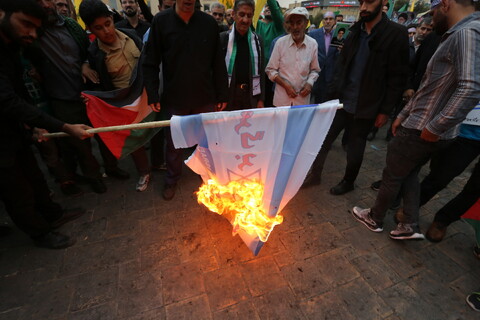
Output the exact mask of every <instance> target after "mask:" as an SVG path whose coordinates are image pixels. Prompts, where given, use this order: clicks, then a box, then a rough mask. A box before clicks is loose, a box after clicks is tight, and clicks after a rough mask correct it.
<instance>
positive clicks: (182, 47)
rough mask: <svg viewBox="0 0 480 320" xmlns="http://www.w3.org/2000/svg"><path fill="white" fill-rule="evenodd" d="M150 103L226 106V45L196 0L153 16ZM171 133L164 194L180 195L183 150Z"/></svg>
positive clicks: (173, 108) (177, 109)
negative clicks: (160, 75)
mask: <svg viewBox="0 0 480 320" xmlns="http://www.w3.org/2000/svg"><path fill="white" fill-rule="evenodd" d="M160 63H162V66H163V69H162V70H163V88H164V89H163V93H162V97H161V99H160V94H159V90H158V89H159V85H160V83H159V77H158V74H159V65H160ZM143 73H144V78H145V87H146V89H147V94H148V103H149V104H150V106H151V107H152V109H153V110H154V111H157V112H158V111H160V102H161V104H162V107H163V108H165V109H166V111H167V113H169V114H170V115H189V114H197V113H202V112H212V111H215V110H223V109H225V107H226V105H227V98H228V96H227V94H228V88H227V85H228V81H227V70H226V68H225V60H224V58H223V56H222V50H221V46H220V39H219V32H218V24H217V22H216V21H215V19H213V17H211V16H210V15H208V14H206V13H204V12H201V11H198V10H195V0H178V1H177V2H176V4H175V5H174V7H173V8H171V9H167V10H165V11H162V12H160V13H158V14H157V15H156V16H155V18H154V19H153V22H152V28H151V29H150V35H149V38H148V42H147V44H146V48H145V62H144V64H143ZM165 134H166V139H167V175H166V177H165V179H166V181H165V188H164V190H163V198H164V199H165V200H171V199H173V197H174V196H175V190H176V184H177V181H178V180H179V179H180V176H181V172H182V164H183V150H177V149H175V147H174V145H173V141H172V138H171V134H170V130H166V131H165Z"/></svg>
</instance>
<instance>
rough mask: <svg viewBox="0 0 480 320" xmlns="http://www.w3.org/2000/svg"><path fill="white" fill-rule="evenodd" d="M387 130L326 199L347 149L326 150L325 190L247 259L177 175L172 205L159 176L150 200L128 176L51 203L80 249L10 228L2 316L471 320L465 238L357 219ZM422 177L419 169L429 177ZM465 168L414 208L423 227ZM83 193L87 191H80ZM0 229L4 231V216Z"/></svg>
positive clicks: (465, 230)
mask: <svg viewBox="0 0 480 320" xmlns="http://www.w3.org/2000/svg"><path fill="white" fill-rule="evenodd" d="M383 137H384V131H381V132H380V133H379V135H378V138H377V139H376V140H374V141H372V142H369V143H368V145H367V149H366V154H365V161H364V165H363V167H362V170H361V173H360V176H359V178H358V180H357V182H356V188H355V190H354V191H353V192H351V193H348V194H346V195H344V196H332V195H330V194H329V193H328V190H329V188H330V187H331V186H333V185H335V184H336V183H337V182H338V181H339V180H340V178H341V177H342V174H343V170H344V168H345V153H344V151H343V150H342V148H341V147H340V144H339V143H338V142H337V144H335V145H334V148H333V149H332V151H331V153H330V155H329V157H328V159H327V165H326V168H325V172H324V175H323V181H322V184H321V185H320V186H318V187H313V188H310V189H307V190H301V191H299V192H298V194H297V195H296V196H295V198H294V199H293V200H292V201H291V202H290V203H289V204H288V206H287V207H286V208H285V210H284V211H283V215H284V217H285V219H284V223H283V224H281V225H279V226H277V227H276V228H275V230H274V231H273V233H272V234H271V236H270V238H269V240H268V242H267V243H266V245H265V246H264V248H263V249H262V251H261V252H260V254H259V255H258V256H257V257H254V256H253V255H252V254H251V253H250V251H249V250H248V249H247V247H246V246H245V245H244V244H243V242H242V241H241V240H240V238H239V237H238V236H235V237H232V233H231V226H230V224H229V222H228V221H227V220H226V219H224V218H223V217H221V216H218V215H216V214H214V213H211V212H208V211H207V210H206V209H205V208H204V207H202V206H200V205H198V204H197V202H196V199H195V196H194V191H195V190H196V189H197V188H198V186H199V184H200V180H199V179H198V178H197V177H196V176H195V174H193V173H192V172H190V171H189V169H187V168H186V169H185V171H184V175H183V177H182V180H181V182H180V185H179V190H178V193H177V195H176V197H175V198H174V200H172V201H169V202H166V201H164V200H163V199H162V197H161V190H162V181H163V173H157V172H155V173H154V181H153V182H152V184H151V186H150V187H149V188H148V190H147V191H146V192H143V193H138V192H135V191H134V188H135V182H136V178H133V177H136V174H135V170H134V168H133V165H132V160H131V159H130V158H127V159H125V160H122V162H121V164H120V165H121V167H124V168H128V170H129V171H130V173H131V175H132V178H131V179H129V180H127V181H120V182H119V181H115V180H112V179H110V178H105V182H106V184H107V186H108V192H107V193H105V194H102V195H97V194H95V193H92V192H87V193H85V195H83V196H82V197H80V198H74V199H67V198H64V197H62V196H61V195H60V192H59V190H58V187H57V186H56V185H55V183H54V182H53V181H51V179H50V181H49V182H50V185H51V186H52V189H53V190H54V191H55V192H56V200H57V201H59V202H61V203H62V204H63V205H64V206H66V207H74V206H78V205H82V206H84V207H85V208H86V209H87V210H88V212H87V214H86V215H85V216H83V217H82V218H80V219H78V220H77V221H75V222H72V223H70V224H67V225H65V226H64V227H62V229H61V231H62V232H64V233H67V234H70V235H73V236H75V237H76V239H77V244H76V245H75V246H73V247H70V248H68V249H65V250H57V251H56V250H46V249H39V248H36V247H34V246H33V245H32V242H31V240H30V239H29V238H28V237H26V236H25V235H24V234H22V233H21V232H20V231H18V230H17V229H15V230H14V232H13V234H12V235H9V236H7V237H4V238H1V239H0V319H20V320H24V319H34V320H37V319H48V320H59V319H75V320H78V319H85V320H94V319H102V320H103V319H132V320H133V319H342V320H343V319H386V320H397V319H409V320H411V319H439V320H443V319H479V316H478V313H476V312H474V311H473V310H471V309H470V308H469V307H468V306H467V305H466V303H465V296H466V294H468V293H470V292H471V291H473V290H478V288H479V287H480V274H479V272H478V269H479V265H480V261H479V260H478V259H477V258H475V257H474V256H473V254H472V250H471V249H472V246H473V243H474V239H473V232H472V230H471V229H470V227H469V226H468V225H467V224H465V223H463V222H456V223H455V224H454V225H452V226H451V227H450V228H449V230H448V234H447V237H446V239H444V240H443V241H442V242H441V243H438V244H433V243H430V242H428V241H426V240H425V241H417V242H397V241H393V240H391V239H389V238H388V231H389V230H390V229H392V228H393V227H394V223H393V221H392V213H390V214H389V215H388V217H387V219H386V223H385V231H384V232H383V233H380V234H375V233H372V232H370V231H369V230H367V229H366V228H365V227H364V226H363V225H361V224H359V223H358V222H356V221H355V220H354V219H353V218H352V217H351V213H350V210H351V208H352V207H353V206H354V205H362V206H370V205H372V204H373V202H374V200H375V197H376V192H375V191H373V190H371V189H370V184H371V183H372V182H373V181H375V180H377V179H379V178H380V176H381V170H382V168H383V165H384V159H385V150H386V143H385V141H384V140H383ZM426 171H427V170H426V169H425V168H424V170H423V171H422V175H425V173H426ZM470 172H471V168H470V169H468V170H467V171H466V172H465V173H463V174H462V175H461V176H460V177H457V178H456V179H455V180H454V181H453V182H452V183H451V184H450V185H449V186H448V188H447V189H445V190H444V191H442V192H440V193H439V195H438V196H437V197H435V198H434V199H433V200H432V201H430V203H428V204H427V205H425V206H424V207H423V208H422V209H421V221H420V223H421V227H422V230H424V231H425V230H426V229H427V228H428V226H429V224H430V222H431V220H432V218H433V215H434V214H435V212H436V211H437V210H438V209H440V208H441V207H442V206H443V205H444V204H445V203H447V202H448V201H449V200H450V199H451V198H452V197H453V196H454V195H455V194H456V193H458V192H459V191H460V190H461V188H462V186H463V185H464V184H465V182H466V180H467V179H468V176H469V173H470ZM84 189H85V190H88V187H87V186H84ZM0 220H1V221H9V220H8V218H7V216H6V214H5V212H4V210H3V209H1V210H0Z"/></svg>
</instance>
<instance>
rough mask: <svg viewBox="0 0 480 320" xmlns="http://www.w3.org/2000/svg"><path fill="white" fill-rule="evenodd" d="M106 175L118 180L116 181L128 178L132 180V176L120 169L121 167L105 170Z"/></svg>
mask: <svg viewBox="0 0 480 320" xmlns="http://www.w3.org/2000/svg"><path fill="white" fill-rule="evenodd" d="M105 173H106V174H107V176H109V177H112V178H116V179H119V180H127V179H128V178H130V175H129V174H128V172H126V171H125V170H122V169H120V168H119V167H116V168H114V169H109V170H105Z"/></svg>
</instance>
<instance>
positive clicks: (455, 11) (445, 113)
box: [353, 0, 480, 240]
mask: <svg viewBox="0 0 480 320" xmlns="http://www.w3.org/2000/svg"><path fill="white" fill-rule="evenodd" d="M432 14H433V27H434V30H435V32H437V33H438V34H441V35H442V40H443V41H442V43H441V45H440V46H439V47H438V49H437V51H436V52H435V54H434V55H433V57H432V58H431V60H430V62H429V63H428V66H427V70H426V72H425V75H424V77H423V81H422V83H421V85H420V88H419V89H418V91H417V92H416V94H415V95H414V96H413V98H412V99H411V100H410V102H409V103H408V104H407V105H406V106H405V108H404V109H403V110H402V111H401V112H400V114H399V115H398V117H397V119H396V120H395V122H394V124H393V126H392V131H393V134H394V138H393V139H392V141H391V142H390V143H389V145H388V150H387V159H386V167H385V169H384V170H383V177H382V178H383V179H382V184H381V187H380V190H379V192H378V195H377V199H376V201H375V205H374V206H373V207H372V208H369V209H362V208H360V207H354V208H353V216H354V218H355V219H357V220H358V221H359V222H361V223H363V224H364V225H365V226H366V227H367V228H368V229H369V230H371V231H373V232H382V231H383V220H384V218H385V215H386V212H387V210H388V207H389V206H390V204H391V203H392V201H393V199H394V198H395V197H396V195H397V194H398V192H399V191H400V188H401V189H402V195H403V213H404V217H403V219H402V222H400V223H398V225H397V227H396V229H395V230H392V231H391V232H390V237H391V238H392V239H398V240H404V239H423V238H424V236H423V234H422V233H421V232H420V227H419V226H418V218H419V191H420V186H419V183H418V173H419V171H420V168H421V167H422V166H423V165H424V164H425V163H426V162H427V161H428V160H429V159H430V157H431V156H432V154H434V153H436V152H439V151H440V150H442V149H443V148H444V147H446V146H447V145H448V144H449V141H451V140H452V139H454V138H455V137H456V136H457V135H458V132H459V126H460V123H461V122H462V121H463V120H464V119H465V117H466V116H467V114H468V113H469V112H470V110H472V109H473V108H474V107H475V106H476V105H477V103H478V101H479V100H480V72H475V71H473V70H476V71H478V70H480V59H479V57H478V47H479V46H480V12H475V6H474V2H473V1H471V0H433V1H432ZM450 57H456V58H455V59H451V58H450Z"/></svg>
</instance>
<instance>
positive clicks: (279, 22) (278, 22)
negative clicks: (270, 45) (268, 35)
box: [267, 0, 283, 33]
mask: <svg viewBox="0 0 480 320" xmlns="http://www.w3.org/2000/svg"><path fill="white" fill-rule="evenodd" d="M267 5H268V7H269V8H270V13H271V14H272V19H273V23H274V24H275V29H276V30H277V32H278V33H282V31H283V13H282V9H280V6H279V5H278V3H277V1H276V0H267Z"/></svg>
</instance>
